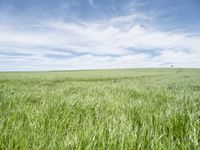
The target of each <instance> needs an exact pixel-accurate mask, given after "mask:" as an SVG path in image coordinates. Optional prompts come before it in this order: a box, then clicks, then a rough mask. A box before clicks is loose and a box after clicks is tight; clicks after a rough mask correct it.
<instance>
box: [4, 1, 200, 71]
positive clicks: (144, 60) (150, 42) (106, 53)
mask: <svg viewBox="0 0 200 150" xmlns="http://www.w3.org/2000/svg"><path fill="white" fill-rule="evenodd" d="M89 3H90V4H91V5H94V3H93V1H89ZM150 20H152V17H149V16H147V15H144V14H141V13H137V12H136V13H132V14H128V15H121V16H117V17H112V18H109V19H105V20H100V21H98V20H94V21H79V22H69V21H64V20H55V19H53V20H51V19H48V20H44V21H42V20H40V21H38V22H37V23H34V24H26V25H21V26H20V25H19V26H17V25H13V24H7V25H6V26H5V25H0V33H1V34H0V70H1V71H4V70H60V69H97V68H128V67H169V66H170V65H171V64H174V65H175V66H177V67H200V59H199V58H200V49H199V48H200V42H199V41H200V35H199V34H196V35H194V34H192V33H190V32H184V31H164V30H160V29H157V28H155V27H154V26H152V25H149V24H148V23H146V22H148V21H150Z"/></svg>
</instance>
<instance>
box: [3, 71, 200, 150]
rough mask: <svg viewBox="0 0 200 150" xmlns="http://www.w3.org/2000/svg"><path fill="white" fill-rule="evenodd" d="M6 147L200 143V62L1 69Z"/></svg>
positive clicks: (196, 146) (154, 146) (133, 146)
mask: <svg viewBox="0 0 200 150" xmlns="http://www.w3.org/2000/svg"><path fill="white" fill-rule="evenodd" d="M0 149H9V150H11V149H34V150H36V149H41V150H43V149H112V150H118V149H200V69H175V68H173V69H124V70H96V71H68V72H37V73H36V72H35V73H0Z"/></svg>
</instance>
